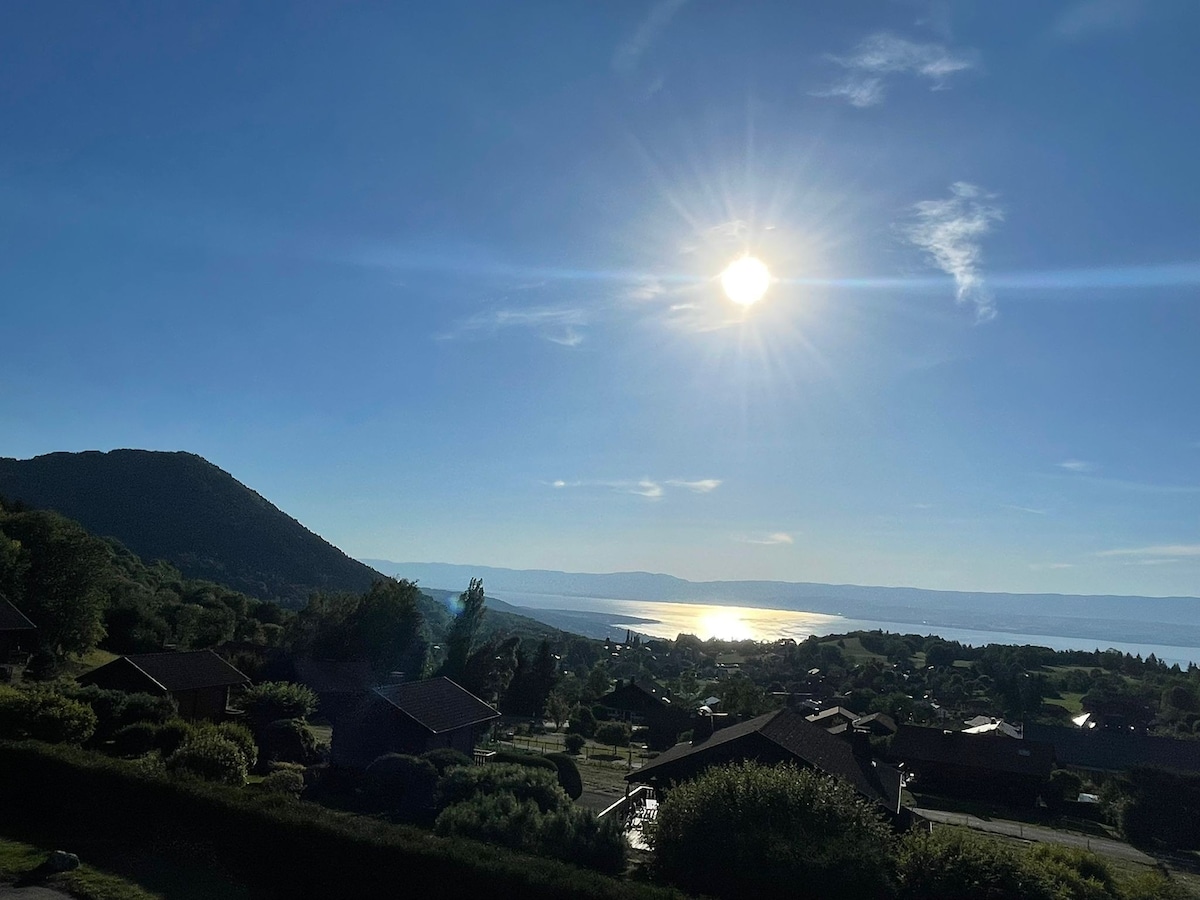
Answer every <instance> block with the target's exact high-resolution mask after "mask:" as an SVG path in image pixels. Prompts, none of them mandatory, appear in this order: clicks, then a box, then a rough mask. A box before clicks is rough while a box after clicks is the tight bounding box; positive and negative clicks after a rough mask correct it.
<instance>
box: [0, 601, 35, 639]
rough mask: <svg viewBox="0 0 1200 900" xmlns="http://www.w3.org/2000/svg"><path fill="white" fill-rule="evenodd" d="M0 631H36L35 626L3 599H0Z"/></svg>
mask: <svg viewBox="0 0 1200 900" xmlns="http://www.w3.org/2000/svg"><path fill="white" fill-rule="evenodd" d="M0 631H37V626H36V625H34V624H33V623H32V622H30V621H29V619H27V618H26V617H25V613H23V612H21V611H20V610H19V609H17V608H16V607H15V606H13V605H12V604H11V603H9V602H8V601H7V600H5V599H4V598H3V597H0Z"/></svg>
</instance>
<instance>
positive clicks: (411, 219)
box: [0, 0, 1200, 595]
mask: <svg viewBox="0 0 1200 900" xmlns="http://www.w3.org/2000/svg"><path fill="white" fill-rule="evenodd" d="M1198 33H1200V8H1198V7H1197V6H1196V4H1195V3H1190V2H1183V0H1178V2H1172V0H1161V2H1149V0H1145V2H1137V0H1084V2H1064V3H1058V4H1055V3H1044V2H1025V3H1005V4H993V3H982V2H980V3H961V4H958V3H954V4H951V3H936V2H931V3H920V2H891V3H855V4H808V3H792V2H781V3H766V2H763V3H746V4H743V3H736V4H735V3H722V2H716V0H657V2H652V3H647V2H643V0H639V2H611V3H574V2H563V0H554V2H546V3H523V4H488V3H453V2H451V3H441V4H426V5H422V6H418V5H417V4H382V3H381V4H374V3H362V4H334V3H267V2H263V3H254V4H233V3H211V4H202V5H192V4H189V5H184V6H181V5H178V4H158V3H131V4H121V5H119V6H113V5H109V4H88V3H56V2H28V3H20V2H18V3H8V4H5V5H4V7H3V8H2V9H0V86H2V87H0V316H2V318H0V338H2V342H0V346H2V348H3V350H2V351H0V454H2V455H6V456H16V457H28V456H33V455H36V454H40V453H46V452H51V451H56V450H84V449H110V448H115V447H143V448H150V449H164V450H176V449H183V450H190V451H193V452H196V453H199V454H201V455H203V456H205V457H206V458H208V459H209V460H211V461H212V462H214V463H216V464H217V465H219V466H221V467H222V468H224V469H226V470H227V471H229V472H231V473H232V474H234V475H235V476H236V477H237V478H238V479H239V480H241V481H243V482H244V483H246V484H248V485H250V486H251V487H254V488H255V489H256V490H258V491H259V492H260V493H262V494H263V495H264V496H266V497H267V498H268V499H270V500H271V501H273V502H274V503H276V504H277V505H278V506H280V507H281V508H283V509H284V510H286V511H288V512H289V513H291V514H292V515H294V516H296V517H297V518H298V519H299V520H300V521H302V522H303V523H304V524H306V525H308V526H309V527H310V528H312V529H313V530H315V531H317V532H318V533H319V534H321V535H323V536H324V537H326V538H327V539H329V540H331V541H333V542H334V543H336V544H338V545H339V546H340V547H342V548H343V549H345V550H346V551H347V552H349V553H351V554H352V555H355V556H360V557H377V558H387V559H395V560H422V561H445V562H457V563H475V564H488V565H499V566H511V567H544V568H555V569H566V570H576V571H615V570H630V569H644V570H652V571H665V572H670V573H672V574H676V575H679V576H682V577H686V578H693V579H725V578H729V579H743V578H769V579H787V580H807V581H834V582H855V583H860V584H884V585H914V586H919V587H929V588H959V589H974V590H1020V591H1063V592H1089V593H1091V592H1095V593H1141V594H1186V595H1196V594H1200V402H1198V401H1200V396H1198V395H1200V354H1197V352H1196V350H1197V346H1198V345H1200V341H1198V339H1200V302H1198V301H1200V179H1197V178H1196V174H1195V158H1196V153H1197V138H1198V136H1200V99H1198V98H1200V62H1197V60H1196V55H1195V35H1196V34H1198ZM747 252H749V253H752V254H754V255H756V256H757V257H759V258H761V259H762V260H763V261H764V262H765V263H766V264H767V265H768V266H769V267H770V268H771V271H772V273H773V275H774V277H775V279H776V280H775V282H774V283H773V284H772V285H771V287H770V289H769V291H768V293H767V295H766V297H765V298H764V299H763V300H762V301H761V302H759V303H758V304H756V305H754V306H752V307H750V308H749V309H748V310H745V311H742V310H741V309H740V308H739V307H736V306H734V305H733V304H731V303H730V302H729V301H728V300H727V299H726V298H725V297H724V296H723V294H722V292H721V289H720V286H719V281H718V277H719V275H720V273H721V271H722V270H723V269H724V267H725V266H726V265H727V264H728V263H729V262H731V261H732V260H734V259H736V258H738V257H740V256H742V255H743V254H745V253H747Z"/></svg>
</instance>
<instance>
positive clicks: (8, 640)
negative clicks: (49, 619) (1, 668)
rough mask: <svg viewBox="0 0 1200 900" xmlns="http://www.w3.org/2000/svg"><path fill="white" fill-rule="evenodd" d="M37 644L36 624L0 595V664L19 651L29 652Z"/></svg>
mask: <svg viewBox="0 0 1200 900" xmlns="http://www.w3.org/2000/svg"><path fill="white" fill-rule="evenodd" d="M36 644H37V626H36V625H34V624H33V623H32V622H31V621H29V619H27V618H26V617H25V614H24V613H23V612H21V611H20V610H19V609H17V608H16V607H15V606H13V605H12V604H11V603H9V602H8V601H7V600H6V599H4V597H2V596H0V665H3V664H5V663H7V662H9V660H10V659H12V658H13V657H15V656H16V655H17V654H19V653H31V652H32V651H33V649H34V646H35V645H36Z"/></svg>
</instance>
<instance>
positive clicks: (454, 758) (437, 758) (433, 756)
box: [421, 747, 474, 776]
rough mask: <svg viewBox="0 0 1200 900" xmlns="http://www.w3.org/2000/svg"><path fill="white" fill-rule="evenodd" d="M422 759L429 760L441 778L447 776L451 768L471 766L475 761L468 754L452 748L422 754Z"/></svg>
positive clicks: (440, 748) (441, 748)
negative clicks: (447, 771)
mask: <svg viewBox="0 0 1200 900" xmlns="http://www.w3.org/2000/svg"><path fill="white" fill-rule="evenodd" d="M421 759H424V760H428V761H429V762H430V763H432V764H433V767H434V768H435V769H437V773H438V775H439V776H441V775H445V774H446V770H447V769H449V768H450V767H451V766H469V765H471V764H472V763H473V762H474V760H472V759H471V757H469V756H467V754H465V753H463V752H461V751H459V750H454V749H452V748H450V747H439V748H438V749H437V750H429V751H427V752H425V753H422V754H421Z"/></svg>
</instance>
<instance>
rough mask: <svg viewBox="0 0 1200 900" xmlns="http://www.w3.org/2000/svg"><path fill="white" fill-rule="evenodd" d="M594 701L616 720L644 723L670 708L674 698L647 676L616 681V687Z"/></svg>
mask: <svg viewBox="0 0 1200 900" xmlns="http://www.w3.org/2000/svg"><path fill="white" fill-rule="evenodd" d="M596 702H597V703H598V704H599V705H600V706H602V707H604V708H605V709H606V710H607V711H608V714H609V715H610V716H611V717H612V718H613V719H615V720H617V721H618V722H628V723H629V724H630V725H645V724H648V722H649V720H651V719H655V718H658V717H659V716H660V715H662V714H663V713H664V712H666V711H669V710H671V709H672V708H673V707H674V703H675V698H674V697H672V696H671V692H670V691H668V690H667V689H666V688H665V687H663V686H662V685H660V684H658V683H657V682H654V681H651V680H650V679H649V678H630V679H629V681H628V682H625V683H618V684H617V686H616V688H614V689H613V690H611V691H609V692H608V693H607V694H605V695H604V696H603V697H601V698H600V699H599V700H597V701H596Z"/></svg>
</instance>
